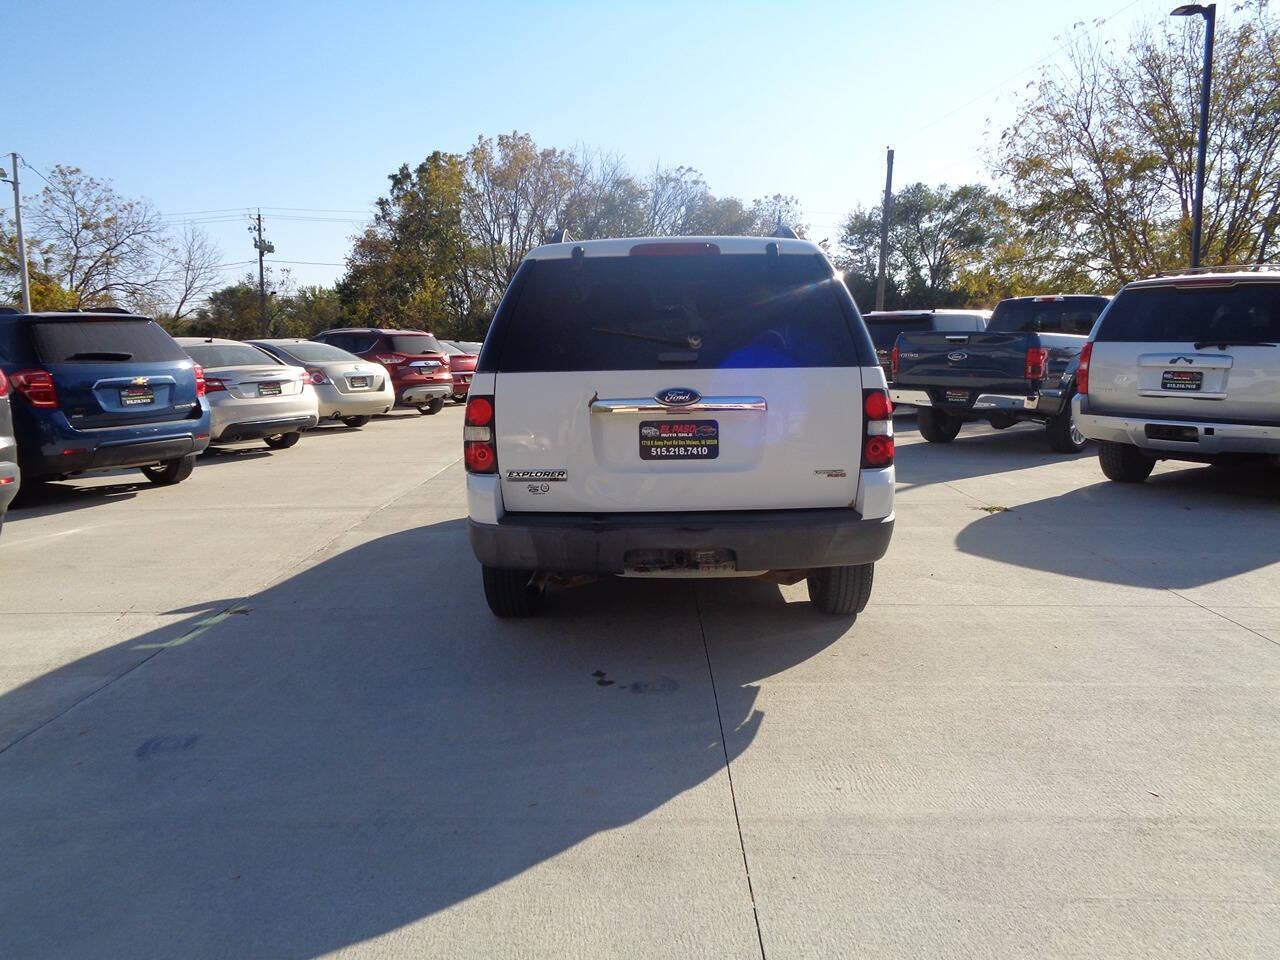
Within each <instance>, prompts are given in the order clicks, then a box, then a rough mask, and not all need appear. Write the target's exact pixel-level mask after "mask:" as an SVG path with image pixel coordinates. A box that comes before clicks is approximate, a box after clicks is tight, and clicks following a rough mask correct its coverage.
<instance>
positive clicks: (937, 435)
mask: <svg viewBox="0 0 1280 960" xmlns="http://www.w3.org/2000/svg"><path fill="white" fill-rule="evenodd" d="M963 423H964V421H963V420H961V419H960V418H959V417H957V416H955V415H954V414H950V413H947V411H945V410H939V409H938V408H937V407H921V408H920V409H919V410H918V411H916V426H917V427H919V428H920V436H922V437H924V438H925V439H926V440H928V441H929V442H930V443H950V442H951V441H952V440H954V439H955V438H956V435H957V434H958V433H959V432H960V427H961V425H962V424H963Z"/></svg>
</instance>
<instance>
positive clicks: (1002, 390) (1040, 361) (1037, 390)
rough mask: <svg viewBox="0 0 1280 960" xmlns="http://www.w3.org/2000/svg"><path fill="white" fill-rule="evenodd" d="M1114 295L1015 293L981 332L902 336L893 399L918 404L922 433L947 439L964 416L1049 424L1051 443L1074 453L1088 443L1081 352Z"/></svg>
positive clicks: (1000, 424)
mask: <svg viewBox="0 0 1280 960" xmlns="http://www.w3.org/2000/svg"><path fill="white" fill-rule="evenodd" d="M1107 303H1108V298H1107V297H1103V296H1097V295H1092V294H1090V295H1084V294H1080V295H1074V294H1073V295H1058V296H1052V297H1013V298H1011V299H1008V300H1001V301H1000V302H999V303H998V304H996V309H995V312H994V313H992V315H991V322H990V323H988V324H987V329H986V330H985V331H983V332H982V333H961V332H954V333H918V334H917V333H903V334H902V335H901V336H899V337H898V340H897V342H896V343H895V344H894V347H893V354H892V364H893V388H892V390H891V391H890V395H891V396H892V397H893V402H894V403H895V404H909V405H911V406H914V407H916V408H918V411H917V422H918V424H919V427H920V435H921V436H922V437H924V438H925V439H926V440H928V441H929V442H930V443H949V442H950V441H952V440H954V439H955V438H956V434H958V433H959V432H960V425H961V424H962V423H964V421H965V420H986V421H987V422H989V423H990V424H991V425H992V426H993V427H995V428H996V429H997V430H1003V429H1004V428H1005V427H1010V426H1012V425H1013V424H1015V423H1018V422H1019V421H1023V420H1034V421H1036V422H1037V423H1043V424H1044V425H1045V427H1046V433H1047V435H1048V438H1049V445H1050V446H1051V447H1052V448H1053V449H1054V450H1057V451H1059V452H1060V453H1075V452H1078V451H1080V450H1082V449H1084V446H1085V444H1086V443H1088V441H1087V440H1086V439H1085V438H1084V436H1083V434H1081V433H1080V431H1079V430H1078V429H1077V428H1076V425H1075V423H1074V422H1073V420H1072V413H1071V397H1072V395H1073V394H1074V393H1075V376H1076V364H1077V363H1078V362H1079V359H1080V350H1081V348H1082V347H1083V346H1084V344H1085V341H1086V339H1087V338H1088V335H1089V331H1090V330H1092V329H1093V324H1094V321H1095V320H1097V319H1098V314H1100V313H1101V312H1102V309H1103V308H1104V307H1105V306H1106V305H1107Z"/></svg>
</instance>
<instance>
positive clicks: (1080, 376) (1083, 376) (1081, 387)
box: [1076, 340, 1093, 395]
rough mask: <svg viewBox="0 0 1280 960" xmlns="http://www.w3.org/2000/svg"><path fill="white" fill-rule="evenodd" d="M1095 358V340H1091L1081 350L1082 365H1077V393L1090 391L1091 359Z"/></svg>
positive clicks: (1082, 393)
mask: <svg viewBox="0 0 1280 960" xmlns="http://www.w3.org/2000/svg"><path fill="white" fill-rule="evenodd" d="M1092 358H1093V341H1092V340H1090V341H1089V342H1088V343H1086V344H1085V345H1084V347H1083V348H1082V349H1081V350H1080V365H1079V366H1077V367H1076V393H1078V394H1081V395H1084V394H1086V393H1088V392H1089V361H1090V360H1091V359H1092Z"/></svg>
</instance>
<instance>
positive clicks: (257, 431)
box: [213, 413, 320, 443]
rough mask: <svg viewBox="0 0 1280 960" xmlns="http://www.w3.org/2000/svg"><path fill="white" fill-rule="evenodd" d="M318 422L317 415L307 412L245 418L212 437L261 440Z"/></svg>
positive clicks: (217, 440)
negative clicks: (298, 414)
mask: <svg viewBox="0 0 1280 960" xmlns="http://www.w3.org/2000/svg"><path fill="white" fill-rule="evenodd" d="M319 422H320V418H319V416H318V415H316V414H314V413H308V414H306V415H305V416H294V417H276V418H273V419H270V420H246V421H244V422H243V423H229V424H227V425H226V426H225V427H223V428H222V432H221V433H220V434H218V436H217V437H216V438H215V439H214V441H213V442H214V443H239V442H241V441H244V440H261V439H262V438H263V437H274V436H276V435H277V434H281V433H294V432H296V431H299V430H310V429H311V428H312V427H314V426H315V425H316V424H317V423H319Z"/></svg>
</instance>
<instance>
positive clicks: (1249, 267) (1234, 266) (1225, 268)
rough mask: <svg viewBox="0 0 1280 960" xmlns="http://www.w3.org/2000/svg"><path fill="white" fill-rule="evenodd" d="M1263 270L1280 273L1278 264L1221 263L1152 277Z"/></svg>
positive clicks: (1171, 271)
mask: <svg viewBox="0 0 1280 960" xmlns="http://www.w3.org/2000/svg"><path fill="white" fill-rule="evenodd" d="M1263 270H1275V271H1280V263H1223V264H1219V265H1218V266H1216V267H1182V268H1180V269H1178V270H1161V271H1160V272H1159V273H1155V274H1152V276H1154V277H1180V276H1185V275H1186V274H1189V273H1191V274H1196V273H1259V272H1261V271H1263Z"/></svg>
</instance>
